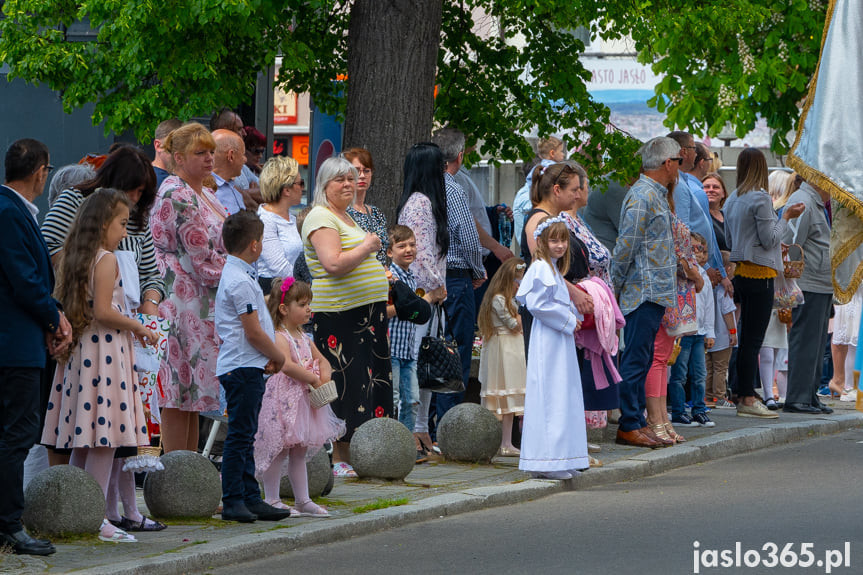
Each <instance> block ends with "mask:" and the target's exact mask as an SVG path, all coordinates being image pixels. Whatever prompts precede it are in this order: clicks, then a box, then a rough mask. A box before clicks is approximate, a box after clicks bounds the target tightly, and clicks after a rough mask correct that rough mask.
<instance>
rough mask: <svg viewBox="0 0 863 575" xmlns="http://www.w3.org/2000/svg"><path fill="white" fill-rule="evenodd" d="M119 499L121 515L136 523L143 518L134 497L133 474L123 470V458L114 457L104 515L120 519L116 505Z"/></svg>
mask: <svg viewBox="0 0 863 575" xmlns="http://www.w3.org/2000/svg"><path fill="white" fill-rule="evenodd" d="M120 501H122V502H123V515H125V516H126V517H128V518H129V519H131V520H132V521H135V522H137V523H140V522H141V521H143V520H144V516H143V515H141V512H140V511H139V510H138V501H137V499H135V474H134V473H132V472H131V471H123V460H122V459H115V460H114V467H113V468H112V469H111V480H110V481H109V482H108V496H107V497H106V502H105V503H106V510H105V515H107V517H108V519H110V520H111V521H120V519H121V518H122V517H121V516H120V508H119V506H118V505H119V503H120Z"/></svg>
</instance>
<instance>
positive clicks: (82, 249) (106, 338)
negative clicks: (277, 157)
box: [42, 189, 157, 542]
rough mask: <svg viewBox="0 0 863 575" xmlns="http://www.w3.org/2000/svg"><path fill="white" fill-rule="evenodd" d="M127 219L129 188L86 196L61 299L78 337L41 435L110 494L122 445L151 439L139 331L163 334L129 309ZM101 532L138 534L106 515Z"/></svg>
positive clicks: (104, 535) (152, 338)
mask: <svg viewBox="0 0 863 575" xmlns="http://www.w3.org/2000/svg"><path fill="white" fill-rule="evenodd" d="M128 220H129V200H128V199H127V196H126V194H124V193H122V192H118V191H115V190H110V189H101V190H97V191H96V192H93V193H92V194H91V195H90V196H89V197H88V198H87V199H86V200H84V203H83V204H81V208H80V210H79V212H78V217H77V218H76V219H75V223H74V224H73V225H72V229H71V230H70V232H69V236H68V238H67V240H66V244H65V247H64V250H63V263H62V265H61V268H60V283H59V288H58V296H59V297H58V299H59V300H60V302H61V303H62V304H63V307H64V309H65V311H66V314H67V317H68V318H69V323H70V324H71V325H72V337H73V342H72V345H71V346H69V350H70V351H68V352H67V354H66V355H64V356H62V357H60V358H58V365H57V372H56V374H55V377H54V385H53V388H52V389H51V396H50V399H49V402H48V412H47V414H46V415H45V427H44V429H43V431H42V443H43V444H45V445H50V446H52V447H55V448H61V449H71V450H72V457H71V459H70V463H71V464H72V465H74V466H76V467H81V468H82V469H84V470H85V471H87V473H89V474H90V475H92V476H93V478H94V479H95V480H96V481H97V482H98V483H99V486H100V487H101V488H102V492H103V493H104V494H105V495H107V493H108V482H109V479H110V477H111V470H112V468H113V467H114V452H115V450H116V449H117V448H133V449H134V448H136V447H137V446H139V445H149V444H150V440H149V437H148V435H147V423H146V420H145V418H144V407H143V403H142V402H141V393H140V392H139V391H138V376H137V374H136V373H135V371H134V369H133V365H134V363H135V353H134V351H133V350H132V335H133V334H134V335H135V337H137V338H138V339H139V340H140V341H141V343H142V344H143V345H151V344H155V343H156V341H157V336H156V334H154V333H153V332H151V331H150V330H148V329H146V328H145V327H144V326H143V325H141V324H140V323H139V322H137V321H135V320H134V319H132V318H130V317H128V316H126V315H124V314H123V312H122V310H123V309H125V297H126V296H125V294H124V292H123V281H122V280H121V279H120V270H119V267H118V265H117V258H116V257H115V256H114V254H113V253H111V252H112V251H113V250H115V249H117V245H118V244H119V243H120V241H121V240H122V239H123V238H125V237H126V224H127V222H128ZM142 524H143V520H142ZM99 538H100V539H102V540H103V541H114V542H121V541H123V542H125V541H135V538H134V537H133V536H131V535H128V534H127V533H125V532H124V531H122V530H120V529H116V528H115V527H114V526H113V525H111V524H110V523H109V522H108V521H107V520H105V521H104V522H103V524H102V528H101V530H100V533H99Z"/></svg>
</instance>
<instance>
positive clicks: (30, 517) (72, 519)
mask: <svg viewBox="0 0 863 575" xmlns="http://www.w3.org/2000/svg"><path fill="white" fill-rule="evenodd" d="M104 517H105V495H104V494H103V493H102V488H101V487H99V484H98V483H97V482H96V480H95V479H93V476H92V475H90V474H89V473H87V472H86V471H84V470H83V469H81V468H79V467H74V466H72V465H55V466H53V467H49V468H48V469H46V470H45V471H43V472H41V473H40V474H39V475H37V476H36V477H34V478H33V479H32V480H31V481H30V483H29V484H28V485H27V489H26V490H25V491H24V516H23V517H22V518H21V519H22V521H23V522H24V525H26V526H27V528H28V529H30V530H32V531H35V532H37V533H41V534H43V535H65V534H69V535H71V534H76V533H95V532H97V531H98V530H99V527H100V526H101V525H102V518H104Z"/></svg>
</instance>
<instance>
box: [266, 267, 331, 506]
mask: <svg viewBox="0 0 863 575" xmlns="http://www.w3.org/2000/svg"><path fill="white" fill-rule="evenodd" d="M274 285H276V286H280V287H275V288H274V289H273V290H272V291H271V292H270V296H269V298H268V301H267V307H268V309H269V311H270V315H272V317H273V324H274V325H276V326H277V328H276V345H277V346H278V347H279V349H281V350H282V352H283V353H284V354H285V365H284V367H283V368H282V371H280V372H279V373H276V374H274V375H273V376H272V377H270V379H269V380H267V389H266V391H265V392H264V399H263V404H262V405H261V413H260V416H259V417H258V433H257V434H256V435H255V467H256V469H255V471H256V475H258V476H259V477H260V478H261V480H262V481H263V483H264V498H265V500H266V502H267V503H269V504H270V505H272V506H274V507H278V508H280V509H286V508H287V506H286V505H285V504H284V503H282V502H281V500H280V498H279V483H280V482H281V479H282V468H283V466H284V463H285V460H286V459H287V461H288V464H287V472H288V473H287V474H288V478H289V479H290V481H291V488H292V489H293V492H294V507H292V508H291V517H329V512H327V510H326V509H325V508H323V507H321V506H320V505H317V504H316V503H314V502H313V501H312V500H311V499H310V498H309V482H308V476H307V475H306V459H307V458H308V457H309V456H311V455H313V454H314V453H316V452H317V450H318V449H320V448H321V446H323V444H324V443H326V442H327V441H334V440H336V439H338V438H339V437H341V436H342V435H344V433H345V422H344V421H342V420H341V419H339V418H337V417H336V415H335V414H334V413H333V410H332V409H331V408H330V406H329V405H325V406H324V407H321V408H320V409H315V408H313V407H312V406H311V403H310V402H309V387H310V386H311V387H314V388H317V387H320V386H321V385H322V384H323V383H325V382H327V381H329V380H330V377H331V375H332V368H331V367H330V364H329V363H328V362H327V360H326V359H324V357H323V356H322V355H321V352H320V351H318V348H317V347H315V346H314V345H313V344H312V340H311V338H310V337H309V336H308V335H307V334H306V333H305V332H304V331H303V325H305V324H306V323H308V321H309V318H310V317H311V308H310V307H309V304H310V303H311V301H312V290H311V287H310V286H309V284H307V283H305V282H300V281H294V278H292V277H288V278H285V279H284V280H281V278H280V279H279V280H277V281H275V282H274Z"/></svg>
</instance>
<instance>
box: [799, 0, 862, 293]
mask: <svg viewBox="0 0 863 575" xmlns="http://www.w3.org/2000/svg"><path fill="white" fill-rule="evenodd" d="M835 11H836V0H830V4H829V5H828V7H827V17H826V19H825V21H824V33H823V35H822V36H821V51H820V53H819V55H818V64H817V65H816V66H815V74H814V76H813V77H812V80H811V81H810V83H809V92H808V94H807V96H806V102H805V103H804V104H803V111H802V112H801V114H800V120H799V122H798V125H797V134H796V136H795V138H794V144H793V145H792V146H791V150H790V151H789V152H788V166H789V167H790V168H791V169H793V170H794V171H795V172H797V173H798V174H800V175H801V176H802V177H803V179H804V180H806V181H807V182H809V183H810V184H814V185H816V186H818V187H819V188H821V189H822V190H824V191H826V192H828V193H829V194H830V198H831V199H832V200H836V201H838V202H839V203H840V204H842V205H843V206H845V207H846V208H848V210H850V211H851V212H852V213H853V214H854V215H855V216H856V217H857V219H859V220H860V221H861V224H863V202H861V201H860V199H858V198H857V197H856V196H854V195H853V194H849V193H848V192H847V191H845V190H844V189H843V188H842V187H840V186H839V185H838V184H837V183H836V182H834V181H833V180H832V179H830V177H829V176H827V175H826V174H824V173H823V172H821V171H819V170H817V169H815V168H813V167H812V166H810V165H808V164H807V163H806V162H804V161H803V160H802V159H801V158H800V157H799V156H798V155H797V154H796V153H795V152H796V150H797V146H798V145H799V144H800V140H801V138H802V136H803V131H804V129H805V127H806V117H807V116H808V115H809V110H810V108H811V107H812V103H813V102H814V101H815V90H816V89H817V87H818V73H819V72H820V71H821V62H822V59H823V56H824V45H825V43H826V42H827V34H828V32H829V30H830V23H831V22H832V21H833V14H834V12H835ZM861 243H863V233H860V234H856V235H855V236H854V237H853V238H852V239H851V240H849V241H847V242H846V243H845V244H844V245H842V246H841V247H840V248H839V249H838V250H836V252H835V253H834V255H833V258H832V259H831V261H830V265H831V268H832V273H831V276H832V282H833V293H834V296H835V297H836V299H837V301H839V302H840V303H848V302H849V301H851V296H853V295H854V292H856V291H857V288H858V287H859V286H860V283H861V281H863V265H861V266H858V267H857V269H856V270H854V273H853V274H852V276H851V281H850V282H849V284H848V286H847V287H842V286H840V285H839V284H838V283H837V282H836V268H837V267H838V265H839V264H840V263H841V262H842V261H844V260H845V258H847V257H848V255H850V254H851V252H853V251H854V250H856V249H857V248H858V247H859V246H860V244H861ZM843 300H844V301H843Z"/></svg>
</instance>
